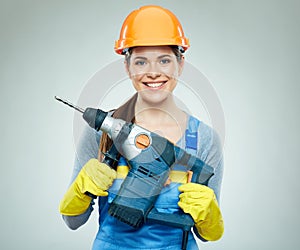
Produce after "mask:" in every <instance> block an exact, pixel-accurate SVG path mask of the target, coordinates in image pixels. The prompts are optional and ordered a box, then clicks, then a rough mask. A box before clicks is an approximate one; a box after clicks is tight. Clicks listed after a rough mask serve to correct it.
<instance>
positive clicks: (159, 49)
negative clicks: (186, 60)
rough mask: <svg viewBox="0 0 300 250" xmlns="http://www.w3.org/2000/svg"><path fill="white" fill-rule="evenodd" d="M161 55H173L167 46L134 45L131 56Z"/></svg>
mask: <svg viewBox="0 0 300 250" xmlns="http://www.w3.org/2000/svg"><path fill="white" fill-rule="evenodd" d="M161 55H174V53H173V51H172V49H171V48H170V47H169V46H143V47H135V48H133V50H132V56H144V57H156V56H161Z"/></svg>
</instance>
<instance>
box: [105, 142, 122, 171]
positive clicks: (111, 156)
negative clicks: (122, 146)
mask: <svg viewBox="0 0 300 250" xmlns="http://www.w3.org/2000/svg"><path fill="white" fill-rule="evenodd" d="M119 159H120V153H119V151H118V150H117V148H116V146H115V145H114V144H112V145H111V147H110V149H109V150H108V151H107V152H106V153H104V159H103V161H102V162H103V163H105V164H106V165H108V166H110V167H111V168H112V169H114V170H116V169H117V166H118V162H119Z"/></svg>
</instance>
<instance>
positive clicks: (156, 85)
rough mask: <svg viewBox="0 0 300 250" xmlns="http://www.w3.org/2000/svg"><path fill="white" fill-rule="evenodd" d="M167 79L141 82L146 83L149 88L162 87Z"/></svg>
mask: <svg viewBox="0 0 300 250" xmlns="http://www.w3.org/2000/svg"><path fill="white" fill-rule="evenodd" d="M166 82H167V81H162V82H143V84H144V85H146V86H147V87H149V88H153V89H155V88H160V87H162V86H163V85H164V84H165V83H166Z"/></svg>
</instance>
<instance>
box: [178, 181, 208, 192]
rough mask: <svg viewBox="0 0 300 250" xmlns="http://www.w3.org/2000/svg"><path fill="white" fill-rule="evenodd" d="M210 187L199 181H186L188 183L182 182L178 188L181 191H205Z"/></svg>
mask: <svg viewBox="0 0 300 250" xmlns="http://www.w3.org/2000/svg"><path fill="white" fill-rule="evenodd" d="M207 189H209V188H208V187H206V186H204V185H201V184H198V183H192V182H190V183H186V184H182V185H180V186H179V187H178V190H179V191H180V192H191V191H198V192H200V191H205V190H207Z"/></svg>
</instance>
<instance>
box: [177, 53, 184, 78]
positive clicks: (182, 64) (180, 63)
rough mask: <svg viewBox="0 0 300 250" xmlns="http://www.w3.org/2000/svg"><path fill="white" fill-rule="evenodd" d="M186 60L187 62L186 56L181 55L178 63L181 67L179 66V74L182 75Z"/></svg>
mask: <svg viewBox="0 0 300 250" xmlns="http://www.w3.org/2000/svg"><path fill="white" fill-rule="evenodd" d="M184 62H185V58H184V56H181V60H180V62H179V63H178V65H179V68H178V76H181V73H182V71H183V67H184Z"/></svg>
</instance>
